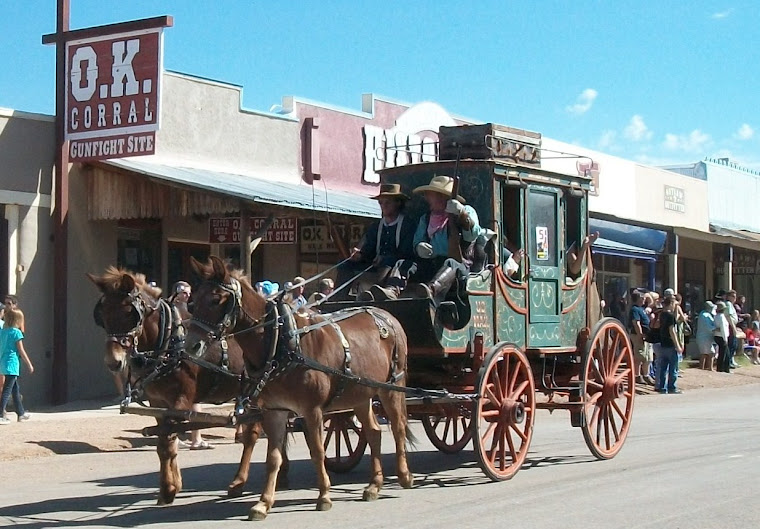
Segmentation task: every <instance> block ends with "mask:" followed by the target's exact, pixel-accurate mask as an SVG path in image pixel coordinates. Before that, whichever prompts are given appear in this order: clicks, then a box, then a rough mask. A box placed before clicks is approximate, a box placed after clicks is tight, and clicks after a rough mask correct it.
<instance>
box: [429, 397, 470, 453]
mask: <svg viewBox="0 0 760 529" xmlns="http://www.w3.org/2000/svg"><path fill="white" fill-rule="evenodd" d="M442 412H443V413H442V414H441V415H424V416H423V417H422V426H423V427H424V428H425V433H426V434H427V436H428V439H430V442H431V443H433V446H435V447H436V448H437V449H438V450H440V451H441V452H443V453H444V454H456V453H459V452H461V451H462V450H463V449H464V447H465V446H467V443H469V442H470V439H472V428H471V427H470V423H471V422H472V413H471V412H470V410H469V409H467V408H464V407H461V406H445V407H443V409H442Z"/></svg>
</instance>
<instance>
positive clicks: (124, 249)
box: [116, 219, 161, 282]
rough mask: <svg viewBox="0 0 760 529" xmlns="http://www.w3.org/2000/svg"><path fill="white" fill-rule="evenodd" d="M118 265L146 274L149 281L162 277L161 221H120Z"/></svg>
mask: <svg viewBox="0 0 760 529" xmlns="http://www.w3.org/2000/svg"><path fill="white" fill-rule="evenodd" d="M116 246H117V253H116V265H117V266H118V267H120V268H126V269H127V270H129V271H131V272H135V273H139V274H144V275H145V277H146V279H147V280H148V281H156V282H157V281H159V280H160V277H161V221H160V220H151V219H148V220H136V221H128V220H124V221H119V227H118V228H117V241H116Z"/></svg>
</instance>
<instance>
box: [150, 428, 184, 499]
mask: <svg viewBox="0 0 760 529" xmlns="http://www.w3.org/2000/svg"><path fill="white" fill-rule="evenodd" d="M177 444H178V443H177V434H169V435H166V434H160V435H159V436H158V445H157V447H156V452H157V454H158V460H159V461H160V463H161V470H160V477H159V493H158V505H168V504H170V503H172V502H174V498H175V496H176V495H177V494H178V493H179V491H181V490H182V474H180V471H179V466H178V465H177Z"/></svg>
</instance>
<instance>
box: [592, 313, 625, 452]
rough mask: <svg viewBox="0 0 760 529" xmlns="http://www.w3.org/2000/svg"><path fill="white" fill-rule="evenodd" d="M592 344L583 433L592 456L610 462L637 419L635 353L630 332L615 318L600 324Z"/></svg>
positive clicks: (595, 329)
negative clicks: (633, 421)
mask: <svg viewBox="0 0 760 529" xmlns="http://www.w3.org/2000/svg"><path fill="white" fill-rule="evenodd" d="M588 343H589V346H588V347H587V349H586V351H585V360H584V369H583V371H582V374H583V392H582V395H583V400H584V410H585V412H586V413H585V421H582V423H581V430H582V432H583V437H584V439H585V441H586V445H587V446H588V448H589V450H591V453H593V454H594V455H595V456H596V457H597V458H599V459H610V458H612V457H614V456H615V455H616V454H617V453H618V452H619V451H620V449H621V448H622V446H623V443H624V442H625V439H626V437H627V435H628V430H629V428H630V423H631V418H632V415H633V400H634V397H635V392H634V390H633V387H634V385H633V349H632V347H631V344H630V340H629V338H628V334H627V332H626V331H625V329H624V328H623V327H622V325H621V324H620V322H619V321H617V320H615V319H613V318H604V319H602V320H600V321H599V322H598V323H597V324H596V325H595V327H594V329H592V331H591V336H590V337H589V342H588Z"/></svg>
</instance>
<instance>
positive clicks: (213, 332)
mask: <svg viewBox="0 0 760 529" xmlns="http://www.w3.org/2000/svg"><path fill="white" fill-rule="evenodd" d="M192 266H193V269H194V270H195V272H196V273H197V274H198V276H200V278H201V279H202V280H203V281H202V282H201V284H200V285H199V286H198V287H197V288H196V290H195V294H194V296H193V297H194V303H195V308H194V310H193V318H192V320H191V323H190V325H189V327H188V336H187V348H188V351H192V352H194V353H196V354H197V353H202V352H203V350H204V348H205V347H206V346H207V345H208V343H209V342H210V341H215V340H218V339H221V338H226V340H227V343H228V344H229V348H230V350H231V351H232V350H233V349H237V348H238V347H240V348H242V351H243V355H244V358H245V363H246V369H247V370H248V373H249V374H250V377H251V379H252V384H251V386H252V387H254V386H255V387H256V391H255V392H254V396H255V397H256V398H257V399H258V402H259V404H260V406H261V408H262V409H263V411H264V419H263V424H264V431H265V432H266V433H267V437H268V449H267V479H266V484H265V487H264V491H263V493H262V495H261V499H260V501H259V502H258V503H257V504H256V505H254V506H253V507H252V508H251V510H250V513H249V518H251V519H257V520H261V519H264V518H265V517H266V516H267V514H268V513H269V510H270V509H271V508H272V506H273V505H274V501H275V488H276V482H277V474H278V472H279V469H280V465H281V462H282V456H281V453H280V447H281V446H282V440H283V437H284V436H285V434H286V421H287V417H288V413H289V412H291V411H292V412H294V413H296V414H298V415H300V416H302V417H303V419H304V422H305V435H306V440H307V444H308V446H309V448H310V451H311V459H312V461H313V462H314V465H315V466H316V469H317V480H318V484H319V497H318V498H317V510H328V509H330V507H331V506H332V501H331V500H330V496H329V493H330V490H329V489H330V478H329V477H328V475H327V471H326V470H325V461H324V460H325V450H324V446H323V442H322V428H323V426H322V420H323V412H327V411H334V410H347V409H353V411H354V413H355V414H356V416H357V417H358V418H359V420H360V421H361V423H362V427H363V430H364V433H365V435H366V437H367V441H368V443H369V446H370V449H371V453H372V474H371V480H370V483H369V485H368V486H367V487H366V488H365V489H364V494H363V498H364V499H365V500H374V499H376V498H377V497H378V493H379V491H380V489H381V487H382V486H383V471H382V467H381V463H380V438H381V432H380V427H379V425H378V423H377V420H376V419H375V415H374V413H373V411H372V398H373V397H374V396H377V397H379V399H380V401H381V403H382V405H383V408H384V410H385V412H386V415H387V417H388V420H389V422H390V425H391V429H392V431H393V435H394V437H395V439H396V463H397V467H398V476H399V482H400V483H401V485H402V486H403V487H407V488H408V487H411V486H412V484H413V477H412V474H411V473H410V472H409V468H408V466H407V461H406V446H405V440H406V438H407V436H408V435H409V438H410V439H411V436H410V434H409V433H408V430H407V416H406V400H405V395H404V393H403V392H399V391H393V390H390V389H389V388H388V387H370V386H368V385H362V384H357V383H356V380H357V378H352V379H348V378H346V377H345V376H342V374H346V375H351V376H352V377H362V378H363V379H365V380H373V381H379V382H386V381H388V382H389V383H393V384H396V385H397V386H398V387H400V388H403V386H404V385H405V380H406V376H405V370H406V359H407V343H406V334H405V332H404V329H403V328H402V327H401V324H400V323H399V322H398V320H396V319H395V318H394V317H393V316H391V315H390V314H389V313H387V312H385V311H382V310H378V309H359V310H356V311H353V312H351V313H346V312H343V313H334V314H327V315H319V314H316V313H313V312H298V313H296V314H295V315H293V314H292V313H291V312H290V311H289V309H288V308H287V305H285V304H284V303H277V304H275V303H274V302H271V301H269V302H268V301H267V300H266V299H265V298H264V297H263V296H261V295H260V294H259V293H258V292H256V291H255V290H254V289H253V288H251V284H250V282H249V281H248V279H247V278H245V277H244V276H243V275H242V274H241V273H240V272H233V273H230V272H229V271H228V270H227V268H226V267H225V266H224V263H223V262H222V261H221V260H220V259H219V258H218V257H215V256H212V257H211V258H210V259H209V260H208V262H207V263H206V264H203V263H200V262H198V261H196V260H195V259H192ZM280 311H282V313H281V312H280ZM279 316H283V317H284V321H285V324H284V326H283V329H284V330H281V329H280V328H279V327H280V325H279V321H280V318H279ZM294 320H295V321H294ZM289 331H292V332H289ZM310 362H311V363H310ZM304 363H305V364H306V365H304ZM315 364H319V365H320V366H325V367H326V368H327V369H328V370H329V371H328V372H325V371H323V370H320V369H319V368H315Z"/></svg>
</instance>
